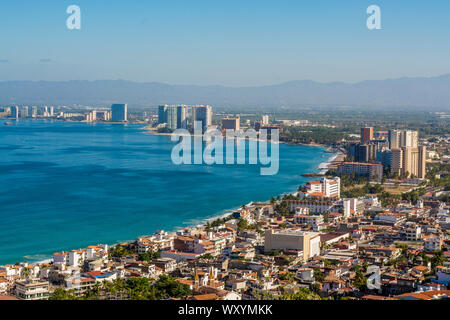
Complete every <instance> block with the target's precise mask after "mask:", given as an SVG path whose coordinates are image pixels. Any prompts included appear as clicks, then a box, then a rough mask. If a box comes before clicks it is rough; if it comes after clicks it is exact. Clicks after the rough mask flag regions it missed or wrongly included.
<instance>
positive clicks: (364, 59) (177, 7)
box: [0, 0, 450, 86]
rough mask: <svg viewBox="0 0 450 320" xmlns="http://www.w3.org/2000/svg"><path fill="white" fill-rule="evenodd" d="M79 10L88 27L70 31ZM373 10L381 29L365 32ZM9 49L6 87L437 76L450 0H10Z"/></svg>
mask: <svg viewBox="0 0 450 320" xmlns="http://www.w3.org/2000/svg"><path fill="white" fill-rule="evenodd" d="M72 4H76V5H78V6H80V8H81V30H72V31H71V30H68V29H67V28H66V19H67V17H68V14H67V13H66V8H67V7H68V6H69V5H72ZM372 4H376V5H379V6H380V8H381V13H382V30H374V31H370V30H368V29H367V27H366V19H367V17H368V15H367V14H366V9H367V7H368V6H369V5H372ZM0 41H1V47H0V48H1V50H0V81H5V80H98V79H126V80H134V81H157V82H165V83H171V84H199V85H212V84H219V85H229V86H252V85H266V84H274V83H280V82H285V81H290V80H303V79H310V80H315V81H320V82H330V81H345V82H357V81H361V80H368V79H385V78H397V77H405V76H407V77H414V76H434V75H441V74H445V73H450V1H448V0H435V1H420V0H409V1H404V0H395V1H392V0H391V1H381V0H370V1H366V0H341V1H337V0H314V1H313V0H309V1H302V0H289V1H288V0H276V1H275V0H273V1H265V0H259V1H254V0H240V1H236V0H227V1H222V0H208V1H205V0H160V1H144V0H127V1H123V0H115V1H106V0H70V1H65V0H54V1H49V0H40V1H35V0H14V1H8V2H6V1H1V3H0Z"/></svg>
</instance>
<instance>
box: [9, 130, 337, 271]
mask: <svg viewBox="0 0 450 320" xmlns="http://www.w3.org/2000/svg"><path fill="white" fill-rule="evenodd" d="M161 135H170V134H161ZM280 143H282V142H280ZM284 144H287V143H284ZM288 145H301V146H309V147H321V148H326V147H325V146H320V145H312V144H288ZM327 150H328V149H326V150H323V153H324V154H329V155H330V156H329V157H327V158H326V160H325V161H322V162H321V163H319V164H318V165H317V170H321V168H327V167H329V166H330V164H331V163H332V161H333V159H335V158H336V157H337V156H338V155H339V153H327V152H326V151H327ZM325 171H326V170H325ZM299 183H300V182H299ZM297 187H298V186H296V188H297ZM296 191H297V189H295V190H290V191H286V192H283V193H281V194H280V195H283V194H292V193H295V192H296ZM273 196H275V195H273ZM269 201H270V199H268V200H266V201H250V202H249V203H248V204H247V206H250V205H251V204H253V203H255V202H269ZM239 208H240V206H236V207H235V208H231V209H224V210H222V211H221V212H218V213H215V214H212V215H210V216H209V217H205V218H200V219H198V222H196V219H191V220H190V221H185V222H183V221H182V222H181V223H180V224H179V225H178V226H175V227H173V228H171V230H168V232H173V233H176V232H177V231H178V230H182V229H184V228H194V227H204V226H206V224H207V223H208V222H212V221H215V220H217V219H224V218H227V217H229V216H230V215H232V214H233V212H235V211H236V210H238V209H239ZM162 227H163V226H160V228H156V230H164V228H162ZM153 234H154V233H153ZM151 235H152V234H147V235H138V236H137V237H136V238H134V239H133V240H131V239H130V240H122V241H119V240H118V241H117V242H115V243H111V245H110V246H114V245H117V244H120V243H130V242H133V241H135V240H136V239H137V238H140V237H148V236H151ZM70 250H76V248H72V249H67V251H70ZM64 251H66V250H64ZM36 255H41V257H40V259H39V260H37V259H36V260H33V259H30V258H27V256H24V257H22V258H21V260H20V261H19V263H23V262H25V261H26V262H28V263H30V264H35V265H43V264H51V263H52V262H53V256H52V255H50V254H49V255H48V256H47V255H46V254H36ZM14 263H15V262H14ZM8 264H13V263H6V265H8Z"/></svg>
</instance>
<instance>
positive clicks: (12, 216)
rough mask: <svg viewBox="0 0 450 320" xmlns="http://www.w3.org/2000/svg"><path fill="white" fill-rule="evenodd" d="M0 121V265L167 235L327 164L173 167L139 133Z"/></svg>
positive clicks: (308, 150)
mask: <svg viewBox="0 0 450 320" xmlns="http://www.w3.org/2000/svg"><path fill="white" fill-rule="evenodd" d="M3 122H4V121H1V122H0V239H1V244H0V264H7V263H15V262H19V261H25V260H27V261H29V262H35V261H41V260H44V259H46V258H49V257H51V255H52V254H53V253H54V252H58V251H62V250H71V249H78V248H83V247H86V246H87V245H95V244H99V243H106V244H114V243H117V242H119V241H126V240H132V239H135V238H137V237H139V236H142V235H149V234H152V233H153V232H155V231H156V230H161V229H162V230H167V231H173V230H177V229H178V228H182V227H186V226H191V225H196V224H199V223H201V222H203V221H204V220H205V219H208V218H211V217H214V216H219V215H223V214H224V213H226V212H229V211H231V210H233V209H236V208H238V207H240V206H241V205H242V204H247V203H249V202H251V201H267V200H269V199H270V198H271V197H272V196H277V195H278V194H282V193H286V192H292V191H295V190H296V189H297V188H298V186H299V185H301V184H303V183H304V182H305V181H306V179H307V178H304V177H302V176H301V174H303V173H308V172H315V171H317V168H318V166H319V165H320V163H323V162H326V161H327V160H328V158H329V157H330V155H329V154H326V153H324V149H323V148H319V147H310V146H291V145H283V144H282V145H280V170H279V173H278V174H277V175H275V176H261V175H260V166H255V165H248V164H247V165H214V166H208V165H181V166H177V165H175V164H173V163H172V161H171V152H172V148H173V146H174V145H175V143H174V142H171V140H170V137H169V136H159V135H151V134H148V133H146V131H145V130H144V126H143V125H114V124H86V123H74V122H59V121H26V120H25V121H23V120H20V121H18V122H13V125H10V126H6V125H3Z"/></svg>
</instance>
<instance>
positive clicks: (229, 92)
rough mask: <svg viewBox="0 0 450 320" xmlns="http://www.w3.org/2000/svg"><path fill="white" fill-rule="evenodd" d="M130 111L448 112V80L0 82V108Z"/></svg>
mask: <svg viewBox="0 0 450 320" xmlns="http://www.w3.org/2000/svg"><path fill="white" fill-rule="evenodd" d="M115 102H126V103H128V104H130V105H131V106H156V105H159V104H211V105H215V106H252V107H258V106H281V105H283V106H291V107H292V106H293V107H295V106H305V105H322V106H326V105H350V106H374V107H377V106H378V107H395V106H402V107H432V108H440V109H449V110H450V74H447V75H442V76H438V77H430V78H400V79H388V80H372V81H363V82H359V83H356V84H349V83H344V82H332V83H318V82H314V81H308V80H303V81H291V82H286V83H282V84H277V85H270V86H260V87H242V88H233V87H225V86H195V85H168V84H163V83H157V82H151V83H139V82H132V81H125V80H99V81H67V82H49V81H38V82H33V81H7V82H0V104H3V105H9V104H68V105H69V104H87V105H110V104H111V103H115Z"/></svg>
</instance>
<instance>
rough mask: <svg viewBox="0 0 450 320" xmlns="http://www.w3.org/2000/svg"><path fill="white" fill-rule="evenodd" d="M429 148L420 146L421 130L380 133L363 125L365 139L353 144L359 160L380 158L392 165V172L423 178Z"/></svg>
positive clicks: (351, 147) (368, 161)
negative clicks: (419, 131)
mask: <svg viewBox="0 0 450 320" xmlns="http://www.w3.org/2000/svg"><path fill="white" fill-rule="evenodd" d="M426 152H427V151H426V147H425V146H419V133H418V131H413V130H390V131H389V132H382V133H380V134H377V133H375V132H374V129H373V128H372V127H365V128H361V142H360V143H358V144H353V145H351V146H350V154H351V155H352V157H353V159H354V160H355V161H356V162H362V163H371V162H378V163H381V164H382V165H383V166H386V167H389V168H390V172H391V174H397V175H399V176H404V177H416V178H419V179H424V178H425V176H426ZM347 167H348V166H347ZM364 169H367V170H369V169H370V170H372V171H373V170H376V172H377V175H378V173H379V172H378V171H379V168H376V169H375V168H374V167H367V168H366V166H364ZM348 170H349V168H346V171H348ZM370 170H369V171H370ZM372 174H374V173H372Z"/></svg>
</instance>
